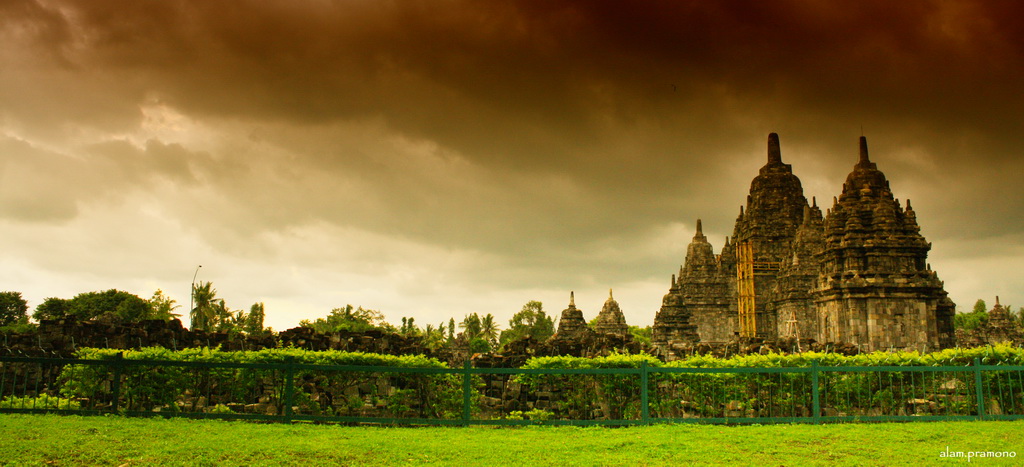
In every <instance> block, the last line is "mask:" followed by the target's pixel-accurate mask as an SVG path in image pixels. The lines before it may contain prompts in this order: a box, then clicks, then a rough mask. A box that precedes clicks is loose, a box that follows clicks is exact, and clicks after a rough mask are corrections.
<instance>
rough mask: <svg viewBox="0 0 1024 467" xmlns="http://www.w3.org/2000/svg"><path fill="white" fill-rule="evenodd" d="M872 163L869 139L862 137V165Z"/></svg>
mask: <svg viewBox="0 0 1024 467" xmlns="http://www.w3.org/2000/svg"><path fill="white" fill-rule="evenodd" d="M870 162H871V161H870V160H868V139H867V137H864V136H861V137H860V163H861V164H867V163H870Z"/></svg>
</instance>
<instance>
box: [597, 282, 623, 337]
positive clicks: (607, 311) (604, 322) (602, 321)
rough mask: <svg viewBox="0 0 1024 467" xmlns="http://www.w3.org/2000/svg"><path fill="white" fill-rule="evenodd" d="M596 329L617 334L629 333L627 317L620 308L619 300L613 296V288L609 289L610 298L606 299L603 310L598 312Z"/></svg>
mask: <svg viewBox="0 0 1024 467" xmlns="http://www.w3.org/2000/svg"><path fill="white" fill-rule="evenodd" d="M594 330H595V331H597V332H601V333H605V334H616V335H619V336H627V335H629V325H628V324H626V317H625V316H624V315H623V314H622V310H621V309H620V308H619V302H617V301H615V298H614V297H612V291H611V289H608V300H605V302H604V306H603V307H601V312H600V313H598V314H597V321H596V322H595V325H594Z"/></svg>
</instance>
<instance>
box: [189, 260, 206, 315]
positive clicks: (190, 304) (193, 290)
mask: <svg viewBox="0 0 1024 467" xmlns="http://www.w3.org/2000/svg"><path fill="white" fill-rule="evenodd" d="M201 267H203V265H202V264H200V265H199V266H196V272H195V274H192V289H191V290H189V291H188V313H189V321H190V322H191V319H192V300H193V299H194V298H195V296H196V276H198V275H199V268H201Z"/></svg>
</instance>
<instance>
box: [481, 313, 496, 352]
mask: <svg viewBox="0 0 1024 467" xmlns="http://www.w3.org/2000/svg"><path fill="white" fill-rule="evenodd" d="M480 336H481V337H483V338H484V339H487V342H489V343H490V344H491V345H494V342H495V341H497V340H498V323H495V322H494V316H492V315H491V314H490V313H487V315H485V316H484V317H483V318H482V319H481V320H480Z"/></svg>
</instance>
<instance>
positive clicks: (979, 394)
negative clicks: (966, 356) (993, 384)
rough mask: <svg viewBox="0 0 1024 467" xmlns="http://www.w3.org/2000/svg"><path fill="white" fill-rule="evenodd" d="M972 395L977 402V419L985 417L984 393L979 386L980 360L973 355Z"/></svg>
mask: <svg viewBox="0 0 1024 467" xmlns="http://www.w3.org/2000/svg"><path fill="white" fill-rule="evenodd" d="M974 397H975V399H976V400H977V403H978V420H984V419H985V393H984V389H983V388H982V386H981V360H980V359H979V358H978V357H974Z"/></svg>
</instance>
